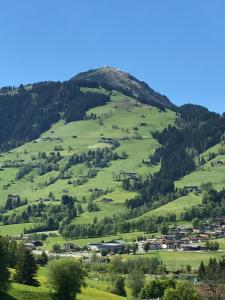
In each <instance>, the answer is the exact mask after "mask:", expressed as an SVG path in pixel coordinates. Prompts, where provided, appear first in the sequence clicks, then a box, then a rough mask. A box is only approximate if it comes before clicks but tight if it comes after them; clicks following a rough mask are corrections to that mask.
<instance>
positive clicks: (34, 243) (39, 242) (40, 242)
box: [30, 241, 43, 247]
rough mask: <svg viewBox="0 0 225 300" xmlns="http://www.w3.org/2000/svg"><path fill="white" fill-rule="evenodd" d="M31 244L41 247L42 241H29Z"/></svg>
mask: <svg viewBox="0 0 225 300" xmlns="http://www.w3.org/2000/svg"><path fill="white" fill-rule="evenodd" d="M30 243H31V244H33V245H34V246H35V247H41V246H43V242H42V241H30Z"/></svg>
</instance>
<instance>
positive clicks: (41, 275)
mask: <svg viewBox="0 0 225 300" xmlns="http://www.w3.org/2000/svg"><path fill="white" fill-rule="evenodd" d="M11 271H12V273H13V272H14V270H11ZM47 277H48V270H47V267H41V268H39V270H38V276H37V279H38V281H39V283H40V286H39V287H33V286H29V285H23V284H18V283H13V284H12V287H11V289H10V290H9V292H8V294H7V295H0V299H1V300H52V297H51V296H50V289H49V286H48V283H47ZM89 282H90V281H89V280H87V285H88V286H87V287H86V288H83V289H82V291H81V294H78V295H77V300H105V299H109V300H122V299H125V298H123V297H120V296H117V295H113V294H110V293H108V292H106V291H103V290H102V289H100V288H98V287H97V286H89Z"/></svg>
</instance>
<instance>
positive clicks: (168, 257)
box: [125, 250, 225, 271]
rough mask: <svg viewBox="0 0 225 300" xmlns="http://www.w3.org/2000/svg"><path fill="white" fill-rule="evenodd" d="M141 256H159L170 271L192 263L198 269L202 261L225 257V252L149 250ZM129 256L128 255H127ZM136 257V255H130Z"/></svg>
mask: <svg viewBox="0 0 225 300" xmlns="http://www.w3.org/2000/svg"><path fill="white" fill-rule="evenodd" d="M140 255H141V256H148V257H158V259H159V260H160V261H162V262H163V264H164V265H165V266H166V267H167V269H168V270H169V271H174V270H178V269H181V268H185V266H186V265H187V264H190V265H191V266H192V268H193V269H197V268H198V267H199V265H200V263H201V261H203V262H205V263H207V262H208V261H209V259H210V257H211V258H216V259H219V258H222V257H225V252H224V251H221V252H188V251H173V250H171V251H165V250H160V251H149V252H148V254H140ZM125 257H127V256H125ZM129 257H134V256H129Z"/></svg>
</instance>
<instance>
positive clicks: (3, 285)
mask: <svg viewBox="0 0 225 300" xmlns="http://www.w3.org/2000/svg"><path fill="white" fill-rule="evenodd" d="M9 286H10V273H9V269H8V249H7V242H6V241H5V240H4V238H3V237H0V291H1V292H6V291H7V290H8V289H9Z"/></svg>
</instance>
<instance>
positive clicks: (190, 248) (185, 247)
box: [180, 244, 204, 251]
mask: <svg viewBox="0 0 225 300" xmlns="http://www.w3.org/2000/svg"><path fill="white" fill-rule="evenodd" d="M180 250H181V251H202V250H204V247H202V246H200V245H193V244H182V245H180Z"/></svg>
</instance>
